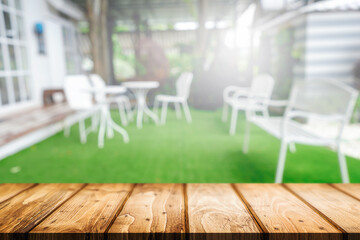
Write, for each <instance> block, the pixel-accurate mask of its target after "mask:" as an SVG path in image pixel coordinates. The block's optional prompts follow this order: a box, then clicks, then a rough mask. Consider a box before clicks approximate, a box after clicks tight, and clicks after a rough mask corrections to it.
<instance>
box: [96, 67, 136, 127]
mask: <svg viewBox="0 0 360 240" xmlns="http://www.w3.org/2000/svg"><path fill="white" fill-rule="evenodd" d="M90 79H91V82H92V84H93V86H94V87H95V88H98V89H104V88H106V84H105V82H104V80H103V79H102V78H101V76H99V75H98V74H91V75H90ZM95 99H96V101H97V102H104V101H105V102H107V103H108V104H110V103H116V104H117V106H118V109H119V115H120V120H121V124H122V125H124V126H127V125H128V123H129V121H130V120H132V119H133V112H132V110H131V104H130V100H129V98H128V97H127V96H125V95H120V96H116V97H111V98H106V96H105V95H104V94H102V93H97V94H95Z"/></svg>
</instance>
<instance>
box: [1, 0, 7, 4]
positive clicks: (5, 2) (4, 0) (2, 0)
mask: <svg viewBox="0 0 360 240" xmlns="http://www.w3.org/2000/svg"><path fill="white" fill-rule="evenodd" d="M1 2H2V4H4V5H9V0H1Z"/></svg>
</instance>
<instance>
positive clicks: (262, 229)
mask: <svg viewBox="0 0 360 240" xmlns="http://www.w3.org/2000/svg"><path fill="white" fill-rule="evenodd" d="M230 186H231V187H232V188H233V190H234V191H235V193H236V194H237V196H238V197H239V198H240V201H241V202H242V203H243V204H244V206H245V209H246V210H247V211H248V213H249V215H250V216H251V218H252V219H253V220H254V222H255V224H256V227H257V228H258V229H259V230H260V232H261V233H263V236H264V239H268V234H269V232H268V230H267V229H266V227H265V226H264V224H263V223H262V222H261V220H260V218H259V217H258V215H257V214H256V212H255V211H254V209H253V208H252V207H251V205H250V203H249V202H248V201H247V200H246V199H245V197H244V196H243V195H242V193H241V192H240V191H239V190H238V189H237V187H236V186H235V184H233V183H232V184H230Z"/></svg>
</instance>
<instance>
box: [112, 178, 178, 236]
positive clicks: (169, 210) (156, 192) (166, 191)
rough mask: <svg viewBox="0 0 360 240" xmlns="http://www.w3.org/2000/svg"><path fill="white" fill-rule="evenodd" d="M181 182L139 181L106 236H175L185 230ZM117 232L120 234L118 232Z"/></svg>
mask: <svg viewBox="0 0 360 240" xmlns="http://www.w3.org/2000/svg"><path fill="white" fill-rule="evenodd" d="M184 222H185V216H184V197H183V186H182V185H181V184H139V185H136V187H135V188H134V190H133V192H132V194H131V196H130V197H129V199H128V200H127V202H126V204H125V206H124V208H123V209H122V211H121V213H120V215H119V216H118V217H117V219H116V220H115V222H114V224H113V225H112V226H111V228H110V230H109V233H110V234H109V236H108V238H109V239H127V238H130V239H148V238H149V237H150V235H153V237H155V238H156V239H174V238H176V239H179V238H181V237H182V233H184V231H185V224H184ZM119 233H121V234H119Z"/></svg>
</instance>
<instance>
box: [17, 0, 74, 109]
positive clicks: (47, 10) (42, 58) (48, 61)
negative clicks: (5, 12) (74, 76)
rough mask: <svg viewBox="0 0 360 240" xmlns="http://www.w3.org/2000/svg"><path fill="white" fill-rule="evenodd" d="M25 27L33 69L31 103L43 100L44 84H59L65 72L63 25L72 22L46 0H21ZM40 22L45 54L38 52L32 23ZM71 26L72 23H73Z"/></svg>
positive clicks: (69, 24) (68, 24)
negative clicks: (62, 16) (58, 12)
mask: <svg viewBox="0 0 360 240" xmlns="http://www.w3.org/2000/svg"><path fill="white" fill-rule="evenodd" d="M24 11H25V13H24V14H25V28H26V30H27V37H28V38H27V39H28V40H27V41H28V44H29V45H28V49H29V61H30V68H31V73H32V82H33V93H34V95H33V96H34V98H33V99H34V103H36V104H38V105H40V104H41V103H42V91H43V90H44V89H45V88H56V87H62V85H63V79H64V76H65V74H66V70H65V56H64V44H63V37H62V26H65V25H66V26H71V25H73V24H72V23H71V22H70V21H69V20H66V19H64V18H61V17H59V15H58V14H57V13H56V11H55V10H54V9H52V7H51V6H50V5H49V3H48V2H47V1H46V0H31V1H24ZM37 22H40V23H43V26H44V37H45V51H46V52H45V54H40V53H39V48H38V37H37V35H36V34H35V32H34V28H35V24H36V23H37ZM73 27H74V26H73Z"/></svg>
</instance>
